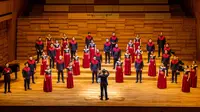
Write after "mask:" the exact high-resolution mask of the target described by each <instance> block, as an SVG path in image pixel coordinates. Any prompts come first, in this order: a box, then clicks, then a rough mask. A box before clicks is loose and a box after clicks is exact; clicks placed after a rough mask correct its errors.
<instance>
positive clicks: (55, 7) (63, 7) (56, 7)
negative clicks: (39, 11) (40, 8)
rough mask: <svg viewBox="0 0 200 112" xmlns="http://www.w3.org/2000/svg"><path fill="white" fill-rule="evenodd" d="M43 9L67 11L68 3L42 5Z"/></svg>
mask: <svg viewBox="0 0 200 112" xmlns="http://www.w3.org/2000/svg"><path fill="white" fill-rule="evenodd" d="M44 11H67V12H68V11H69V6H68V5H44Z"/></svg>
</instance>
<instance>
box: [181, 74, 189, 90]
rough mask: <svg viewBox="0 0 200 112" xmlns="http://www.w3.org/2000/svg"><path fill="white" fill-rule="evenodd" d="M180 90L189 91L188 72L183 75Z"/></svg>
mask: <svg viewBox="0 0 200 112" xmlns="http://www.w3.org/2000/svg"><path fill="white" fill-rule="evenodd" d="M182 92H190V81H188V74H184V75H183V81H182Z"/></svg>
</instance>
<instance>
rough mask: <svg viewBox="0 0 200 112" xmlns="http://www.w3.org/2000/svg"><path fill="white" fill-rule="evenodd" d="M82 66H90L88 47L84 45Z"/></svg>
mask: <svg viewBox="0 0 200 112" xmlns="http://www.w3.org/2000/svg"><path fill="white" fill-rule="evenodd" d="M83 52H84V53H83V68H90V54H89V49H88V48H87V46H85V49H83Z"/></svg>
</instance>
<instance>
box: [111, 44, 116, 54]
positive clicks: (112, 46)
mask: <svg viewBox="0 0 200 112" xmlns="http://www.w3.org/2000/svg"><path fill="white" fill-rule="evenodd" d="M115 45H116V44H111V52H113V48H114V47H115ZM111 55H113V54H111Z"/></svg>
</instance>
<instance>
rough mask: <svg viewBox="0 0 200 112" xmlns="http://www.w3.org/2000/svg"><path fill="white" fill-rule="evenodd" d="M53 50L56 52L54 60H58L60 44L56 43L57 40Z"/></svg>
mask: <svg viewBox="0 0 200 112" xmlns="http://www.w3.org/2000/svg"><path fill="white" fill-rule="evenodd" d="M54 48H55V50H56V60H59V57H60V49H61V47H60V43H58V40H56V43H54Z"/></svg>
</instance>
